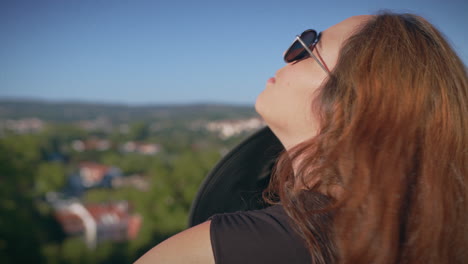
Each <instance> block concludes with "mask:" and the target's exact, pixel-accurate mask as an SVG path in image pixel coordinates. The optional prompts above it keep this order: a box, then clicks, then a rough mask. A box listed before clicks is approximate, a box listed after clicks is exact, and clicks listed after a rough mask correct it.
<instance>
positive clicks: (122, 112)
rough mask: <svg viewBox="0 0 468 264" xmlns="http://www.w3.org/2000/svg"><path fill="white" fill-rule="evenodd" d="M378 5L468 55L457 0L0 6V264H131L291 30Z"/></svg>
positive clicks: (218, 145) (246, 126) (179, 221)
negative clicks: (416, 19)
mask: <svg viewBox="0 0 468 264" xmlns="http://www.w3.org/2000/svg"><path fill="white" fill-rule="evenodd" d="M379 10H391V11H396V12H410V13H416V14H419V15H421V16H423V17H425V18H426V19H428V20H429V21H430V22H432V23H433V24H434V25H435V26H436V27H438V28H439V29H440V30H441V31H442V32H443V33H444V34H445V36H446V37H447V39H448V40H449V42H450V43H451V44H452V46H453V48H454V49H455V50H456V52H457V53H458V54H459V56H460V57H461V58H462V60H463V61H464V62H465V64H467V62H468V39H467V34H466V27H467V26H468V16H467V15H466V14H467V13H468V3H467V2H466V1H462V0H451V1H436V0H428V1H422V0H414V1H400V0H396V1H395V0H394V1H391V0H374V1H371V0H357V1H312V0H310V1H303V0H297V1H293V2H291V1H275V0H271V1H252V0H251V1H247V0H237V1H220V0H218V1H214V0H213V1H188V0H186V1H178V0H174V1H159V0H154V1H143V0H134V1H130V0H128V1H120V0H81V1H79V0H76V1H65V0H55V1H50V0H30V1H26V0H24V1H23V0H0V36H1V37H0V262H1V263H26V262H32V263H130V262H133V261H134V260H136V259H137V258H138V257H139V256H140V255H142V254H143V253H144V252H146V251H147V250H148V249H150V248H151V247H152V246H154V245H156V244H157V243H159V242H161V241H162V240H164V239H165V238H167V237H168V236H170V235H172V234H174V233H176V232H178V231H180V230H182V229H183V228H185V227H186V223H187V215H188V210H189V208H190V204H191V202H192V200H193V198H194V196H195V194H196V192H197V190H198V187H199V185H200V183H201V182H202V180H203V178H204V177H205V175H206V174H207V173H208V172H209V170H210V169H211V168H212V167H213V165H214V164H215V163H216V162H217V161H218V160H219V159H220V158H221V157H222V156H223V155H225V154H226V153H227V152H228V151H229V150H230V149H231V148H232V147H233V146H235V145H236V144H238V143H239V142H240V141H241V140H242V139H244V138H245V137H247V136H248V135H250V134H252V133H253V132H254V131H256V130H258V129H259V128H261V127H263V126H264V125H265V124H264V122H263V121H262V120H261V119H260V118H259V116H258V115H257V114H256V113H255V111H254V107H253V105H254V102H255V99H256V97H257V95H258V94H259V93H260V92H261V91H262V89H263V88H264V84H265V82H266V80H267V79H268V78H270V77H272V76H274V74H275V72H276V71H277V70H278V69H279V68H281V67H282V66H283V65H284V63H283V61H282V54H283V52H284V50H285V49H286V48H287V47H288V46H289V45H290V43H291V42H292V40H293V38H294V37H295V35H296V34H299V33H301V32H302V31H304V30H305V29H308V28H314V29H316V30H318V31H320V30H324V29H326V28H328V27H330V26H332V25H334V24H336V23H338V22H340V21H341V20H343V19H345V18H347V17H349V16H353V15H360V14H373V13H376V12H378V11H379Z"/></svg>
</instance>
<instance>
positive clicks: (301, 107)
mask: <svg viewBox="0 0 468 264" xmlns="http://www.w3.org/2000/svg"><path fill="white" fill-rule="evenodd" d="M285 60H286V62H288V64H287V65H286V66H285V67H284V68H282V69H280V70H279V71H278V72H277V73H276V76H275V77H274V78H271V79H270V80H268V83H267V87H266V89H265V90H264V91H263V92H262V94H260V96H259V97H258V99H257V102H256V109H257V112H258V113H259V114H260V115H261V116H262V117H263V118H264V119H265V121H266V122H267V124H268V126H269V127H270V128H271V130H272V131H273V132H274V134H275V135H276V136H277V137H278V139H279V140H280V141H281V143H282V144H283V145H284V147H285V148H286V150H287V151H286V152H285V153H284V154H283V155H281V157H280V158H279V160H278V162H277V164H276V167H275V173H274V175H273V178H272V181H271V184H270V186H269V188H268V190H266V192H265V197H266V198H267V199H268V200H269V201H271V202H273V203H275V202H278V201H280V202H278V204H277V205H274V206H272V207H269V208H267V209H263V210H257V211H251V212H239V213H230V214H224V215H217V216H214V217H212V218H211V221H207V222H204V223H202V224H200V225H198V226H196V227H193V228H190V229H188V230H186V231H184V232H182V233H180V234H178V235H175V236H173V237H172V238H170V239H168V240H166V241H164V242H163V243H161V244H160V245H158V246H156V247H155V248H153V249H152V250H150V251H149V252H148V253H147V254H145V255H144V256H143V257H142V258H140V260H139V261H138V262H137V263H215V262H216V263H468V185H467V181H468V133H467V131H468V80H467V73H466V68H465V66H464V65H463V63H462V62H461V60H460V59H459V58H458V57H457V55H456V54H455V53H454V51H453V50H452V49H451V48H450V46H449V45H448V44H447V42H446V41H445V40H444V38H443V37H442V35H441V34H440V33H439V32H438V31H437V30H436V29H435V28H434V27H433V26H432V25H430V24H429V23H428V22H427V21H426V20H424V19H423V18H421V17H418V16H414V15H409V14H403V15H399V14H391V13H384V14H380V15H377V16H357V17H352V18H349V19H346V20H344V21H343V22H341V23H339V24H337V25H335V26H333V27H331V28H329V29H327V30H325V31H324V32H322V34H321V35H320V37H319V36H317V34H315V33H314V31H306V32H304V33H303V34H302V35H301V36H300V37H298V38H296V40H295V42H294V43H293V45H292V46H291V48H290V49H289V50H288V51H287V52H286V54H285ZM210 229H211V230H210Z"/></svg>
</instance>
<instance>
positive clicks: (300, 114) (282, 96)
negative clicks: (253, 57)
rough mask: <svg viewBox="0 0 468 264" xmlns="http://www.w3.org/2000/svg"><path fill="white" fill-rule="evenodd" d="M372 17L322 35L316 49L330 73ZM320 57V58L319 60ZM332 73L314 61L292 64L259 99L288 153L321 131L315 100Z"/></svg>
mask: <svg viewBox="0 0 468 264" xmlns="http://www.w3.org/2000/svg"><path fill="white" fill-rule="evenodd" d="M370 17H371V16H354V17H351V18H348V19H346V20H344V21H342V22H340V23H338V24H336V25H334V26H332V27H330V28H328V29H327V30H325V31H323V32H322V36H321V39H320V41H319V42H318V43H317V45H316V47H315V48H314V49H313V51H312V52H313V53H314V54H315V55H316V57H318V58H320V56H321V57H322V59H323V60H322V63H324V64H325V65H327V66H328V69H329V70H330V71H333V68H334V67H335V65H336V62H337V60H338V55H339V51H340V49H341V46H342V45H343V43H344V41H345V40H346V39H348V38H349V37H350V36H351V35H352V34H353V32H356V30H358V29H359V26H360V25H362V24H363V22H365V21H366V20H367V19H369V18H370ZM319 55H320V56H319ZM327 77H328V73H327V72H325V71H324V70H323V69H322V68H321V67H320V66H319V64H318V63H317V62H316V61H315V60H314V59H312V58H307V59H304V60H301V61H297V62H292V63H289V64H287V65H286V66H284V67H283V68H281V69H279V70H278V71H277V72H276V75H275V77H274V80H273V81H271V79H270V80H269V81H268V82H267V84H266V88H265V90H264V91H263V92H262V93H261V94H260V95H259V96H258V98H257V101H256V104H255V108H256V110H257V112H258V113H259V114H260V115H261V116H262V117H263V119H264V120H265V122H266V123H267V124H268V126H269V127H270V128H271V130H272V131H273V133H275V135H276V136H277V137H278V139H279V140H280V141H281V143H282V144H283V145H284V147H285V148H286V149H290V148H291V147H293V146H295V145H297V144H299V143H301V142H303V141H305V140H307V139H310V138H312V137H313V136H314V135H315V134H316V133H317V130H318V128H319V124H318V122H317V120H316V119H315V118H314V116H313V111H312V104H311V103H312V100H313V98H314V94H315V93H316V92H317V90H318V89H319V87H320V86H321V85H322V83H323V82H324V81H325V80H326V79H327Z"/></svg>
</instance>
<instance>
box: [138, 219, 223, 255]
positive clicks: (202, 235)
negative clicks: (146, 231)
mask: <svg viewBox="0 0 468 264" xmlns="http://www.w3.org/2000/svg"><path fill="white" fill-rule="evenodd" d="M210 224H211V221H207V222H204V223H202V224H199V225H197V226H194V227H192V228H190V229H187V230H185V231H183V232H180V233H179V234H176V235H174V236H172V237H170V238H168V239H166V240H165V241H163V242H162V243H160V244H158V245H157V246H155V247H154V248H152V249H151V250H150V251H148V252H146V253H145V254H144V255H143V256H142V257H140V258H139V259H138V260H137V261H136V262H135V263H134V264H150V263H151V264H158V263H167V264H179V263H184V264H185V263H200V264H202V263H203V264H214V263H215V261H214V256H213V250H212V248H211V240H210Z"/></svg>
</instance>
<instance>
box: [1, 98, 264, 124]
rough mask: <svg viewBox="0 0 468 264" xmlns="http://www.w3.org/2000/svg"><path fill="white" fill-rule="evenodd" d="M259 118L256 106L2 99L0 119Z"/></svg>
mask: <svg viewBox="0 0 468 264" xmlns="http://www.w3.org/2000/svg"><path fill="white" fill-rule="evenodd" d="M252 116H257V114H256V113H255V109H254V107H253V106H243V105H229V104H180V105H176V104H174V105H143V106H129V105H124V104H105V103H103V104H100V103H85V102H48V101H41V100H17V99H14V100H13V99H11V100H10V99H0V119H21V118H30V117H36V118H40V119H43V120H46V121H55V122H74V121H78V120H91V119H96V118H107V119H109V120H110V121H112V122H118V123H119V122H129V121H151V120H161V119H164V120H167V119H175V120H195V119H204V120H220V119H238V118H246V117H252Z"/></svg>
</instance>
